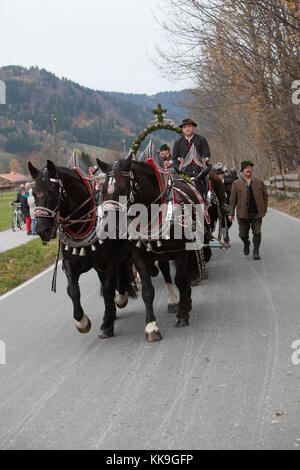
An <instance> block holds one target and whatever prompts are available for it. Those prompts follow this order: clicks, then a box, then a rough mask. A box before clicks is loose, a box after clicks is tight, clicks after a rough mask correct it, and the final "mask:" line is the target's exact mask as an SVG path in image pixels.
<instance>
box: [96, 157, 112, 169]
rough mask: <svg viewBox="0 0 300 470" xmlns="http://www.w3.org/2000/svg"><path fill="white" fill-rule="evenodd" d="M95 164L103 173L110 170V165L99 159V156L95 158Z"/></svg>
mask: <svg viewBox="0 0 300 470" xmlns="http://www.w3.org/2000/svg"><path fill="white" fill-rule="evenodd" d="M97 164H98V166H99V168H100V170H101V171H103V173H109V171H110V170H111V165H110V164H109V163H106V162H103V161H102V160H99V158H97Z"/></svg>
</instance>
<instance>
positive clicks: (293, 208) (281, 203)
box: [269, 195, 300, 219]
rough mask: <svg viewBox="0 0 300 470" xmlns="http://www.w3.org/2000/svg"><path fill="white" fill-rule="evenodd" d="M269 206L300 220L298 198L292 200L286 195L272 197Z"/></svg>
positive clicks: (299, 200) (299, 201) (299, 202)
mask: <svg viewBox="0 0 300 470" xmlns="http://www.w3.org/2000/svg"><path fill="white" fill-rule="evenodd" d="M269 206H270V207H272V208H273V209H277V210H278V211H281V212H285V213H286V214H288V215H291V216H292V217H295V218H296V219H300V199H298V198H290V197H287V196H284V195H278V196H270V199H269Z"/></svg>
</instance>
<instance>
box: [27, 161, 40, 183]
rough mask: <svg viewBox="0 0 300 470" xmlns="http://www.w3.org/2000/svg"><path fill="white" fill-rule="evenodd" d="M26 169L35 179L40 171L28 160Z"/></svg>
mask: <svg viewBox="0 0 300 470" xmlns="http://www.w3.org/2000/svg"><path fill="white" fill-rule="evenodd" d="M28 170H29V173H30V174H31V176H32V178H33V179H34V180H35V179H36V178H37V175H38V174H39V172H40V171H39V170H38V169H37V168H35V166H33V164H32V163H31V162H30V161H29V162H28Z"/></svg>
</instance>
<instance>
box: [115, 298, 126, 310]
mask: <svg viewBox="0 0 300 470" xmlns="http://www.w3.org/2000/svg"><path fill="white" fill-rule="evenodd" d="M127 304H128V297H127V299H126V301H125V302H123V303H120V304H119V303H118V302H116V305H117V307H118V308H119V309H122V308H125V307H127Z"/></svg>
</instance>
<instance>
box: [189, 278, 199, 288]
mask: <svg viewBox="0 0 300 470" xmlns="http://www.w3.org/2000/svg"><path fill="white" fill-rule="evenodd" d="M200 282H201V279H195V280H194V281H191V287H197V286H199V284H200Z"/></svg>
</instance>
